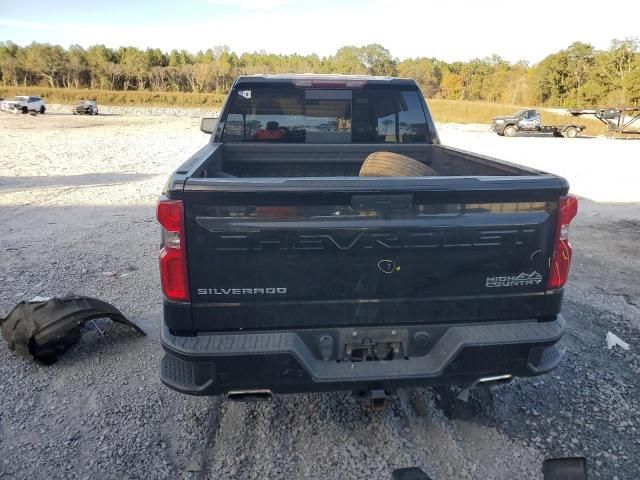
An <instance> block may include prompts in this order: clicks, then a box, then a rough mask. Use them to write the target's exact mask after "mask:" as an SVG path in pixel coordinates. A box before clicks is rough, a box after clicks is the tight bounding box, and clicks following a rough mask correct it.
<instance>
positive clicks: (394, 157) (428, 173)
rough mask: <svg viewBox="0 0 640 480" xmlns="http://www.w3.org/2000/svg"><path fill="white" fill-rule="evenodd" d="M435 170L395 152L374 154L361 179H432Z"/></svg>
mask: <svg viewBox="0 0 640 480" xmlns="http://www.w3.org/2000/svg"><path fill="white" fill-rule="evenodd" d="M436 175H438V172H436V171H435V170H434V169H433V168H431V167H428V166H427V165H425V164H424V163H421V162H419V161H417V160H414V159H413V158H411V157H407V156H405V155H400V154H398V153H393V152H373V153H371V154H369V156H367V158H366V159H365V161H364V162H363V164H362V167H361V168H360V176H361V177H432V176H436Z"/></svg>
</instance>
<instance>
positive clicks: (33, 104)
mask: <svg viewBox="0 0 640 480" xmlns="http://www.w3.org/2000/svg"><path fill="white" fill-rule="evenodd" d="M0 110H2V111H3V112H11V113H29V112H37V113H44V112H45V111H46V108H45V103H44V99H43V98H42V97H31V96H27V95H20V96H17V97H14V98H12V99H9V100H3V101H2V103H1V104H0Z"/></svg>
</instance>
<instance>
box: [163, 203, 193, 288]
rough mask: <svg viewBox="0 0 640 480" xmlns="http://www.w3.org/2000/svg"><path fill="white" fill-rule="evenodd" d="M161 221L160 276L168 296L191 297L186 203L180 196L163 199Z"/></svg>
mask: <svg viewBox="0 0 640 480" xmlns="http://www.w3.org/2000/svg"><path fill="white" fill-rule="evenodd" d="M156 216H157V218H158V222H159V223H160V225H162V239H163V241H162V243H163V246H162V249H161V250H160V280H161V282H162V291H163V293H164V296H165V297H167V299H168V300H177V301H187V300H189V282H188V279H187V256H186V253H185V245H184V207H183V203H182V201H181V200H166V199H161V200H160V201H159V202H158V208H157V210H156Z"/></svg>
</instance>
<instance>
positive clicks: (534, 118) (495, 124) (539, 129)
mask: <svg viewBox="0 0 640 480" xmlns="http://www.w3.org/2000/svg"><path fill="white" fill-rule="evenodd" d="M586 128H587V127H585V126H584V125H577V124H575V123H563V124H560V125H542V121H541V116H540V110H519V111H517V112H516V113H514V114H513V115H508V116H504V117H494V118H493V120H492V122H491V130H492V131H494V132H496V133H497V134H498V135H500V136H501V137H502V136H506V137H515V136H516V135H517V134H518V133H521V132H522V133H529V134H538V133H539V134H547V133H550V134H552V135H553V136H554V137H565V138H576V137H577V136H578V134H579V133H580V132H582V131H583V130H585V129H586Z"/></svg>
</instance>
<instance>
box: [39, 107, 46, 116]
mask: <svg viewBox="0 0 640 480" xmlns="http://www.w3.org/2000/svg"><path fill="white" fill-rule="evenodd" d="M46 111H47V109H46V108H44V105H42V106H41V107H40V115H44V112H46Z"/></svg>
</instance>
